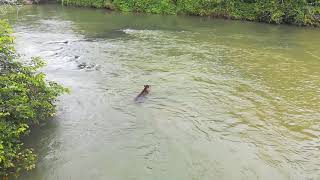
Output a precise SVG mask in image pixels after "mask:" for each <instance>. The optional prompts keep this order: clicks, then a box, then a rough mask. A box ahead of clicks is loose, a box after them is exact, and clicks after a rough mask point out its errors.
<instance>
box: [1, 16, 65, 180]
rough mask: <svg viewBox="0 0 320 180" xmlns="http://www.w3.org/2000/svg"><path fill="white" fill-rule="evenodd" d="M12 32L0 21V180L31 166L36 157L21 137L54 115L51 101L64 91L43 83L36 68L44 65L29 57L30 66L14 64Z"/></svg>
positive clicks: (54, 84)
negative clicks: (31, 127)
mask: <svg viewBox="0 0 320 180" xmlns="http://www.w3.org/2000/svg"><path fill="white" fill-rule="evenodd" d="M11 33H12V29H11V27H10V26H9V24H8V23H7V22H6V21H3V20H0V179H1V178H3V179H7V178H8V176H13V175H14V176H17V175H19V172H20V171H22V170H30V169H33V168H34V167H35V161H36V155H35V154H34V153H33V151H32V149H28V148H26V147H25V146H24V144H23V142H22V140H21V139H22V138H23V137H24V136H25V135H27V134H28V133H29V132H30V126H33V128H36V127H37V125H38V124H39V123H40V122H42V121H45V120H47V119H48V118H50V117H52V116H53V115H54V114H55V105H54V102H55V100H56V98H57V96H59V95H60V94H62V93H64V92H67V91H68V90H67V89H65V88H63V87H62V86H60V85H58V84H57V83H55V82H48V81H46V80H45V75H44V74H43V73H39V72H37V69H38V68H40V67H42V66H43V65H44V62H43V61H42V60H41V59H40V58H33V59H32V63H31V64H30V65H24V64H22V63H21V62H17V61H16V59H17V58H18V57H17V55H16V53H15V50H14V47H13V41H14V38H13V37H12V36H11Z"/></svg>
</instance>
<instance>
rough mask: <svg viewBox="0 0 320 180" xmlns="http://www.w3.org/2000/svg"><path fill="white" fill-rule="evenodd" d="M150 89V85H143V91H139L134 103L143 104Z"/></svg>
mask: <svg viewBox="0 0 320 180" xmlns="http://www.w3.org/2000/svg"><path fill="white" fill-rule="evenodd" d="M150 88H151V86H150V85H144V89H143V90H142V91H141V93H140V94H139V95H138V96H137V97H136V98H134V101H136V102H143V101H144V99H145V97H146V95H147V94H149V92H150Z"/></svg>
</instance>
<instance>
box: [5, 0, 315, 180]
mask: <svg viewBox="0 0 320 180" xmlns="http://www.w3.org/2000/svg"><path fill="white" fill-rule="evenodd" d="M17 15H18V16H17ZM10 19H11V22H12V23H13V24H14V29H15V36H16V47H17V51H18V52H19V53H20V54H21V56H23V57H31V56H35V55H37V56H41V57H43V58H44V59H45V60H46V61H47V63H48V65H47V67H45V68H43V69H42V71H43V72H45V73H46V74H47V78H48V79H50V80H54V81H57V82H59V83H61V84H63V85H64V86H66V87H69V88H70V89H71V94H69V95H63V96H62V97H60V98H59V102H57V105H58V106H57V108H58V113H57V116H56V117H55V118H54V119H52V120H51V121H50V122H49V123H48V124H45V125H42V126H41V128H40V130H37V131H35V132H33V133H32V134H31V135H30V137H28V139H27V143H26V144H27V146H29V147H32V148H34V149H35V151H36V153H37V154H38V155H39V161H38V163H37V168H36V169H35V170H33V171H32V172H30V173H27V174H23V175H22V176H21V177H20V179H21V180H88V179H94V180H106V179H110V180H164V179H166V180H213V179H219V180H233V179H234V180H240V179H243V180H256V179H261V180H270V179H277V180H319V179H320V161H319V159H320V50H319V49H320V41H319V40H320V30H319V29H315V28H304V27H294V26H286V25H281V26H279V25H268V24H259V23H252V22H241V21H229V20H217V19H210V18H200V17H185V16H161V15H144V14H132V13H131V14H130V13H118V12H110V11H106V10H98V9H87V8H74V7H62V6H59V5H40V6H25V7H23V8H21V9H20V11H19V13H18V14H16V13H14V14H12V15H11V17H10ZM145 84H149V85H151V93H150V94H149V95H148V97H147V99H146V100H145V102H143V103H135V102H134V101H133V99H134V98H135V96H136V95H137V94H138V93H139V92H140V91H141V90H142V88H143V85H145Z"/></svg>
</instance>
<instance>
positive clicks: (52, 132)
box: [18, 118, 59, 180]
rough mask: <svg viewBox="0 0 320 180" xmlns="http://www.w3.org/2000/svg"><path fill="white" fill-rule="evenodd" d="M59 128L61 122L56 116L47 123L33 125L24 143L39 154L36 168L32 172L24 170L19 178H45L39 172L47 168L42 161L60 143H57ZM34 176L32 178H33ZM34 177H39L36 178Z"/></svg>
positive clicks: (21, 179) (20, 179)
mask: <svg viewBox="0 0 320 180" xmlns="http://www.w3.org/2000/svg"><path fill="white" fill-rule="evenodd" d="M58 128H59V122H58V120H57V119H56V118H53V119H50V120H48V121H47V122H46V123H43V124H41V125H37V126H34V127H31V132H30V134H29V135H28V136H26V137H25V139H24V144H25V146H26V147H27V148H32V149H33V150H34V153H35V154H36V155H37V162H36V168H35V169H33V170H32V171H30V172H23V173H22V174H21V176H20V177H19V178H18V179H19V180H25V179H33V180H36V179H43V178H42V177H38V176H37V175H36V174H39V173H37V172H39V171H44V170H45V168H47V167H44V164H45V163H43V162H42V161H43V159H45V157H47V156H48V155H49V154H50V153H51V151H52V149H53V148H54V147H56V146H57V145H58V144H57V143H55V139H56V135H57V132H58ZM31 177H32V178H31ZM34 177H37V178H36V179H34Z"/></svg>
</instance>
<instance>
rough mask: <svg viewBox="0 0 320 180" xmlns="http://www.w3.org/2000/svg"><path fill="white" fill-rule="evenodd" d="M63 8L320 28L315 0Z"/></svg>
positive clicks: (139, 1) (107, 2) (64, 0)
mask: <svg viewBox="0 0 320 180" xmlns="http://www.w3.org/2000/svg"><path fill="white" fill-rule="evenodd" d="M60 1H61V4H63V5H75V6H81V7H95V8H107V9H112V10H119V11H124V12H144V13H154V14H183V15H193V16H210V17H219V18H227V19H235V20H248V21H258V22H266V23H272V24H294V25H298V26H317V27H319V26H320V3H319V2H318V1H314V0H309V1H305V0H297V1H272V0H265V1H256V0H245V1H237V0H209V1H208V0H192V1H190V0H60Z"/></svg>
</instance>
